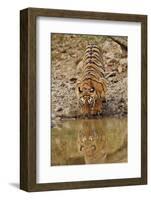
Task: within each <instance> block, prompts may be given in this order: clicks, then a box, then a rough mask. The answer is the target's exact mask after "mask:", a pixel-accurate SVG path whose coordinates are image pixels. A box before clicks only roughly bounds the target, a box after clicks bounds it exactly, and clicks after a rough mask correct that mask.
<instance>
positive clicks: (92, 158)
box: [78, 120, 127, 164]
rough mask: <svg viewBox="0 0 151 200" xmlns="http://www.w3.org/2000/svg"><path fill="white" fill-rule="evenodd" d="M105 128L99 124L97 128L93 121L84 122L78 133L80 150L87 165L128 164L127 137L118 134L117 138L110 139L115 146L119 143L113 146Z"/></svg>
mask: <svg viewBox="0 0 151 200" xmlns="http://www.w3.org/2000/svg"><path fill="white" fill-rule="evenodd" d="M104 126H105V125H103V126H102V127H103V128H102V127H101V124H99V122H98V126H96V122H95V124H94V121H93V120H83V121H82V123H81V127H80V128H79V132H78V150H79V153H80V154H82V156H84V159H85V163H86V164H97V163H110V162H112V163H114V162H127V135H126V134H118V137H117V138H116V136H115V138H112V139H110V140H112V141H111V142H113V144H114V143H116V142H117V145H115V146H114V145H113V144H112V145H111V144H109V138H108V137H110V136H109V135H108V133H107V132H104V130H105V129H104ZM119 136H120V137H119ZM114 139H115V140H116V141H113V140H114Z"/></svg>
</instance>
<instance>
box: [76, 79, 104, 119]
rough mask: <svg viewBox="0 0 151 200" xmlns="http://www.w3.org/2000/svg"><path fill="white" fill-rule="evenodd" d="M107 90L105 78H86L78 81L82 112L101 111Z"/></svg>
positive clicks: (77, 91) (94, 112)
mask: <svg viewBox="0 0 151 200" xmlns="http://www.w3.org/2000/svg"><path fill="white" fill-rule="evenodd" d="M105 92H106V83H105V81H104V80H103V79H102V80H100V81H95V80H92V79H86V80H84V81H81V82H79V83H77V86H76V94H77V97H78V101H79V107H80V110H81V113H82V114H84V115H89V114H97V113H101V112H102V99H103V98H104V96H105Z"/></svg>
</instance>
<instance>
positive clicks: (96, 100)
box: [77, 44, 106, 114]
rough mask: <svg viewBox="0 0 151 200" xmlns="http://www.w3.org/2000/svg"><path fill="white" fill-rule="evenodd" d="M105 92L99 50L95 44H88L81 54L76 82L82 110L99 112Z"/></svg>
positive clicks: (101, 59)
mask: <svg viewBox="0 0 151 200" xmlns="http://www.w3.org/2000/svg"><path fill="white" fill-rule="evenodd" d="M105 92H106V81H105V79H104V65H103V58H102V53H101V50H100V49H99V48H98V46H97V45H96V44H89V45H88V46H87V47H86V50H85V53H84V56H83V65H82V69H81V73H80V76H79V78H78V82H77V96H78V99H79V105H80V107H81V110H82V112H84V113H88V114H95V113H96V112H97V113H99V112H101V108H102V104H101V102H102V100H101V98H102V97H104V96H105Z"/></svg>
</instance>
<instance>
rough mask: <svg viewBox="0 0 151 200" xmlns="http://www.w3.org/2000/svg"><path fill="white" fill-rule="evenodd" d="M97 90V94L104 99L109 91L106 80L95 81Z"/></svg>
mask: <svg viewBox="0 0 151 200" xmlns="http://www.w3.org/2000/svg"><path fill="white" fill-rule="evenodd" d="M93 85H94V87H95V90H96V92H97V94H98V95H99V96H100V97H101V98H104V97H105V94H106V91H107V87H106V85H107V83H106V80H105V79H100V80H99V82H96V81H94V83H93Z"/></svg>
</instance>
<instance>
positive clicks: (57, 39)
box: [51, 34, 127, 119]
mask: <svg viewBox="0 0 151 200" xmlns="http://www.w3.org/2000/svg"><path fill="white" fill-rule="evenodd" d="M92 39H93V41H95V42H96V43H97V44H98V45H99V46H101V47H102V51H103V57H104V65H105V70H106V76H107V81H108V91H107V96H106V103H104V106H105V107H104V111H103V114H104V115H117V116H119V115H122V116H123V115H127V58H126V55H125V54H123V50H122V48H121V46H120V45H119V44H117V43H116V42H115V41H113V40H111V38H108V37H102V36H100V37H96V36H93V37H91V40H92ZM88 41H89V37H88V36H83V37H81V36H79V35H61V34H58V35H55V34H54V35H53V36H52V80H51V84H52V85H51V87H52V114H53V117H52V118H53V119H54V118H56V117H57V116H75V115H77V112H78V111H77V110H78V109H77V97H76V95H75V85H76V81H77V77H76V72H77V65H78V63H79V62H80V61H81V58H82V56H83V53H84V49H85V46H86V45H87V43H88ZM121 99H123V100H122V101H123V102H120V100H121Z"/></svg>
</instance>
